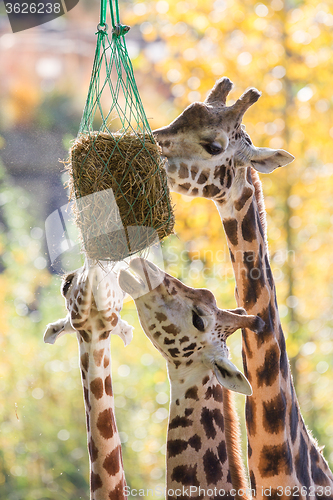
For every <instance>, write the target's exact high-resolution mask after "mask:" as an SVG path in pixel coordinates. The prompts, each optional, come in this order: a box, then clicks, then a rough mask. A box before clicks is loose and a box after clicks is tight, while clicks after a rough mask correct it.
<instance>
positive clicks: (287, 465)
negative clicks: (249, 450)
mask: <svg viewBox="0 0 333 500" xmlns="http://www.w3.org/2000/svg"><path fill="white" fill-rule="evenodd" d="M259 471H260V475H261V477H273V476H278V475H279V474H286V475H287V476H290V475H291V473H292V471H293V465H292V455H291V451H290V448H289V444H288V443H282V444H279V445H264V446H263V447H262V450H261V453H260V460H259ZM301 484H304V483H302V482H301Z"/></svg>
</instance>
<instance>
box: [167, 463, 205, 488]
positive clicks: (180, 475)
mask: <svg viewBox="0 0 333 500" xmlns="http://www.w3.org/2000/svg"><path fill="white" fill-rule="evenodd" d="M171 480H172V481H176V482H177V483H180V484H183V485H184V486H200V483H199V481H198V479H197V464H195V465H177V467H175V468H174V469H173V471H172V473H171Z"/></svg>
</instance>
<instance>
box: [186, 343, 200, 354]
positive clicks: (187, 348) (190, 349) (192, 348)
mask: <svg viewBox="0 0 333 500" xmlns="http://www.w3.org/2000/svg"><path fill="white" fill-rule="evenodd" d="M196 346H197V344H196V342H193V343H192V344H190V345H188V346H187V347H184V349H183V352H186V351H193V350H194V349H195V348H196Z"/></svg>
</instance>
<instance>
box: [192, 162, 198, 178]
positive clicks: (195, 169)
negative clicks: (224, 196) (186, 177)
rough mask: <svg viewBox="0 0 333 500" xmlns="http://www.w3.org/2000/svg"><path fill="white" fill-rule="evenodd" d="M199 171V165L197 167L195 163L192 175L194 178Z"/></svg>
mask: <svg viewBox="0 0 333 500" xmlns="http://www.w3.org/2000/svg"><path fill="white" fill-rule="evenodd" d="M198 172H199V167H197V166H196V165H193V166H192V167H191V177H192V180H194V179H195V177H196V175H197V173H198Z"/></svg>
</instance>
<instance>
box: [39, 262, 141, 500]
mask: <svg viewBox="0 0 333 500" xmlns="http://www.w3.org/2000/svg"><path fill="white" fill-rule="evenodd" d="M61 293H62V295H63V296H64V298H65V301H66V307H67V310H68V314H67V317H66V318H64V319H61V320H58V321H57V322H55V323H51V324H49V325H47V328H46V331H45V334H44V341H45V342H47V343H50V344H53V343H54V342H55V341H56V340H57V338H59V337H60V336H61V335H64V334H65V333H73V332H75V333H76V335H77V339H78V343H79V355H80V368H81V378H82V385H83V393H84V402H85V410H86V425H87V437H88V451H89V459H90V499H91V500H106V499H109V500H124V499H126V498H127V494H126V482H125V474H124V468H123V461H122V452H121V443H120V438H119V434H118V430H117V425H116V420H115V411H114V398H113V392H112V383H111V356H110V334H116V335H119V336H120V337H121V338H122V339H123V341H124V343H125V345H127V344H128V343H129V342H130V340H131V338H132V327H131V326H129V325H128V324H127V322H126V321H123V320H122V319H121V318H120V316H119V312H120V310H121V308H122V303H123V298H124V293H123V291H122V290H121V289H120V288H119V285H118V282H117V275H116V273H115V272H113V271H112V270H110V269H108V268H107V267H102V266H100V265H94V266H89V265H88V264H87V263H86V264H85V265H84V266H83V268H81V269H79V270H77V271H75V272H73V273H70V274H68V275H67V276H65V277H64V279H63V283H62V288H61Z"/></svg>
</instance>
